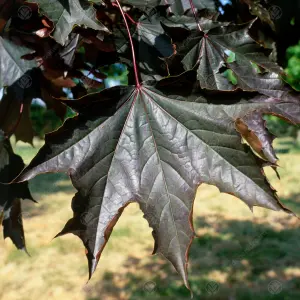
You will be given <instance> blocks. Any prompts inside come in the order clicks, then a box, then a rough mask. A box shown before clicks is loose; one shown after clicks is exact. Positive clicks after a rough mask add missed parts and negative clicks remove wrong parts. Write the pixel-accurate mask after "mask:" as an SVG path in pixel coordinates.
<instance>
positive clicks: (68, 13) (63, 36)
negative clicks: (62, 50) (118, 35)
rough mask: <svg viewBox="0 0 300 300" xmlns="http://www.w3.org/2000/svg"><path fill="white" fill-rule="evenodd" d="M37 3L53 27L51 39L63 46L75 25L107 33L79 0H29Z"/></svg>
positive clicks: (88, 5) (90, 6)
mask: <svg viewBox="0 0 300 300" xmlns="http://www.w3.org/2000/svg"><path fill="white" fill-rule="evenodd" d="M28 2H31V3H37V4H38V5H39V7H40V9H41V12H42V13H43V14H45V15H46V16H47V17H48V18H49V19H50V20H51V21H52V22H53V23H54V25H55V30H54V34H53V37H54V39H55V40H56V41H57V42H58V43H60V44H62V45H64V44H65V43H66V42H67V40H68V35H69V34H70V33H71V31H72V29H73V27H74V26H75V25H85V26H87V27H89V28H92V29H95V30H101V31H106V32H109V30H108V29H107V28H106V27H105V26H104V25H103V24H101V23H100V22H99V21H98V20H97V18H96V11H95V10H94V8H93V6H92V5H91V4H90V3H89V2H87V1H79V0H54V1H49V0H29V1H28Z"/></svg>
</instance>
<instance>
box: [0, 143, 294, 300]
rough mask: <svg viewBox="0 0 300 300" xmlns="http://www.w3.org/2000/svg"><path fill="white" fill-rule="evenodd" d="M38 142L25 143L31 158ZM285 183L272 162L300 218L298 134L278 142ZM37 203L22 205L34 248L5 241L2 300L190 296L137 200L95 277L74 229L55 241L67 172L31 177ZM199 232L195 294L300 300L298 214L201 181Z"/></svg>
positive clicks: (19, 148) (65, 209) (65, 212)
mask: <svg viewBox="0 0 300 300" xmlns="http://www.w3.org/2000/svg"><path fill="white" fill-rule="evenodd" d="M42 143H43V142H42V141H41V140H38V139H36V140H35V141H34V145H35V148H32V147H31V146H30V145H27V144H24V143H20V142H18V143H17V144H16V148H15V149H16V152H17V153H18V154H20V155H21V156H22V157H23V158H24V160H25V163H29V162H30V160H31V159H32V157H33V156H34V155H35V154H36V152H37V151H38V149H39V147H40V146H41V145H42ZM276 148H277V151H278V152H279V153H278V156H279V158H280V168H279V174H280V176H281V180H280V181H279V180H278V178H277V177H276V174H275V173H274V171H273V170H272V169H269V168H266V172H267V175H268V176H269V178H270V181H271V184H272V186H274V188H276V189H277V190H278V192H279V195H280V197H281V199H282V202H283V203H284V204H285V205H287V206H288V207H289V208H291V209H293V210H294V212H295V213H297V214H298V215H299V216H300V185H299V173H300V148H299V147H298V146H297V145H295V141H294V139H292V138H280V139H278V140H277V142H276ZM30 188H31V190H32V192H33V195H34V197H35V199H36V200H38V201H39V203H38V204H34V203H31V202H30V201H23V208H24V214H23V217H24V226H25V234H26V240H27V246H28V251H29V253H30V255H31V257H28V256H27V255H26V253H24V252H21V251H18V250H16V249H15V247H14V246H13V244H12V243H11V241H10V240H9V239H7V240H5V241H4V240H2V239H1V240H0V259H1V261H2V262H3V263H2V267H1V269H0V291H1V294H0V299H1V300H2V299H3V300H4V299H6V300H19V299H20V300H21V299H22V300H27V299H28V300H32V299H39V300H44V299H45V300H46V299H47V300H48V299H51V300H52V299H53V300H54V299H55V300H56V299H57V300H58V299H59V300H63V299H74V300H96V299H97V300H98V299H105V300H106V299H107V300H109V299H136V300H138V299H142V298H143V299H149V300H150V299H190V294H189V291H188V290H187V289H186V288H185V287H184V286H183V284H182V282H181V279H180V277H179V276H178V275H177V273H176V272H175V271H174V269H173V267H172V266H171V265H170V264H169V263H167V261H165V260H164V259H163V258H161V257H159V256H157V255H155V256H152V255H151V253H152V247H153V239H152V235H151V229H150V228H149V226H148V224H147V222H146V220H145V219H144V218H143V216H142V213H141V212H140V211H139V208H138V206H137V205H136V204H131V205H129V206H128V207H127V208H126V209H125V211H124V213H123V215H122V217H121V218H120V220H119V222H118V224H117V225H116V226H115V229H114V231H113V233H112V235H111V238H110V240H109V242H108V244H107V247H106V248H105V250H104V252H103V254H102V257H101V259H100V262H99V265H98V268H97V271H96V273H95V274H94V276H93V278H92V279H91V281H90V282H89V283H88V284H87V285H86V284H85V283H86V282H87V276H88V271H87V261H86V257H85V252H84V247H83V245H82V243H81V241H80V240H79V239H78V238H77V237H76V236H74V235H66V236H64V237H61V238H58V239H54V240H52V238H53V237H54V236H55V235H56V234H57V233H58V232H59V231H60V230H61V228H62V227H63V226H64V224H65V222H66V221H67V220H68V219H69V218H70V217H71V216H72V211H71V199H72V197H73V194H74V189H73V187H72V186H71V184H70V181H69V179H68V177H67V176H66V175H64V174H45V175H40V176H38V177H36V178H35V179H33V180H32V181H31V182H30ZM194 224H195V230H196V232H197V234H198V235H199V238H196V239H195V240H194V242H193V245H192V247H191V252H190V264H189V275H190V283H191V287H192V290H193V292H194V296H195V299H213V300H217V299H218V300H219V299H220V300H221V299H224V300H225V299H230V300H233V299H242V300H244V299H245V300H246V299H256V300H258V299H262V300H264V299H278V300H279V299H280V300H282V299H284V300H288V299H290V300H292V299H300V228H299V220H298V219H297V218H295V217H291V216H288V215H286V214H284V213H278V212H271V211H267V210H265V209H260V208H254V214H252V213H251V212H250V210H249V209H248V207H247V206H246V205H245V204H244V203H243V202H242V201H240V200H238V199H237V198H234V197H233V196H230V195H226V194H220V193H219V191H218V190H217V189H216V188H215V187H212V186H208V185H202V186H200V188H199V190H198V194H197V199H196V201H195V207H194Z"/></svg>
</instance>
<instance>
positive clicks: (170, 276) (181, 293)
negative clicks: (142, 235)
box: [86, 195, 300, 300]
mask: <svg viewBox="0 0 300 300" xmlns="http://www.w3.org/2000/svg"><path fill="white" fill-rule="evenodd" d="M287 202H288V203H287ZM284 203H285V204H289V205H292V206H293V207H294V208H296V212H297V211H298V212H299V211H300V196H299V195H294V196H292V197H290V199H287V200H286V201H284ZM258 221H260V222H263V220H262V219H261V220H255V221H248V220H237V219H227V218H226V216H224V215H222V214H210V215H207V216H205V217H201V218H200V217H199V218H197V219H196V220H194V225H195V228H196V229H197V228H198V229H200V230H201V234H200V237H199V238H196V239H195V240H194V241H193V244H192V247H191V250H190V264H189V279H190V285H191V288H192V290H193V292H194V299H204V300H205V299H212V300H223V299H224V300H225V299H226V300H228V299H229V300H240V299H241V300H252V299H255V300H268V299H270V300H271V299H272V300H279V299H280V300H283V299H284V300H296V299H300V229H299V222H298V220H297V219H295V218H293V219H292V218H290V217H289V216H287V217H286V218H285V217H282V216H281V217H280V218H278V219H277V218H275V219H274V221H273V222H272V224H268V223H266V222H264V223H258ZM137 234H138V233H137ZM149 253H151V249H149ZM133 255H134V254H133ZM99 268H101V260H100V262H99ZM86 299H87V300H96V299H131V300H138V299H139V300H140V299H146V300H148V299H149V300H150V299H190V293H189V291H188V290H187V289H186V288H185V287H184V286H183V284H182V282H181V280H180V278H179V275H177V273H176V272H175V271H174V269H173V267H171V266H170V264H169V263H167V262H166V261H165V260H164V259H162V258H161V257H159V256H151V257H149V258H143V259H138V258H136V257H134V256H132V257H130V258H128V260H127V262H126V263H125V264H124V265H123V266H122V268H121V270H115V272H113V273H112V272H107V273H105V275H104V278H103V280H101V281H100V282H98V283H96V284H95V285H93V286H89V288H88V290H87V291H86Z"/></svg>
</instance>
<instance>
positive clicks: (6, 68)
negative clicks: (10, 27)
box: [0, 36, 37, 88]
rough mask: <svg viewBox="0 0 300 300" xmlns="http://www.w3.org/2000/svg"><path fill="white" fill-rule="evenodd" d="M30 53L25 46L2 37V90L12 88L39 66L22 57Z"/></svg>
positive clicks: (0, 40)
mask: <svg viewBox="0 0 300 300" xmlns="http://www.w3.org/2000/svg"><path fill="white" fill-rule="evenodd" d="M28 53H30V50H29V49H27V48H26V47H23V46H17V45H16V44H14V43H13V42H11V41H9V40H8V39H6V38H3V37H1V36H0V88H2V87H4V86H10V85H12V84H13V83H14V82H15V81H17V80H18V79H19V78H20V77H22V76H23V75H24V74H25V73H26V72H27V71H28V70H30V69H32V68H34V67H36V66H37V64H36V62H35V61H28V60H24V59H22V58H21V57H22V56H23V55H25V54H28Z"/></svg>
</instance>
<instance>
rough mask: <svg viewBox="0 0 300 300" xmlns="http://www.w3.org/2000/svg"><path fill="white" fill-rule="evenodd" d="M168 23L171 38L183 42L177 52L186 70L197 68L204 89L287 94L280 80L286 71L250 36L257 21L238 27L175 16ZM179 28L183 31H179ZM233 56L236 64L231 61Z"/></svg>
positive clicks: (274, 94)
mask: <svg viewBox="0 0 300 300" xmlns="http://www.w3.org/2000/svg"><path fill="white" fill-rule="evenodd" d="M164 24H165V29H166V31H167V32H168V33H169V34H170V35H171V37H173V38H174V39H175V40H177V41H178V40H181V41H180V42H179V43H178V47H177V50H178V54H179V55H180V56H181V57H182V64H183V66H184V68H185V69H186V70H191V69H193V68H195V67H197V70H198V80H199V82H200V86H201V87H202V88H205V89H209V90H223V91H233V90H235V89H237V88H240V89H242V90H245V91H259V92H261V93H263V94H266V95H268V96H273V97H277V98H280V97H282V96H283V94H284V93H285V92H286V91H287V90H286V88H285V86H284V84H283V83H282V80H281V77H280V75H281V74H282V73H283V70H282V69H281V68H280V67H279V66H278V65H277V64H276V63H274V62H272V61H270V60H269V59H268V57H267V56H266V54H268V50H266V49H264V48H263V47H262V46H261V45H259V44H258V43H256V42H255V40H254V39H253V38H252V37H251V36H250V35H249V29H250V28H251V26H252V24H253V22H250V23H248V24H239V25H234V24H229V23H221V22H218V21H213V20H209V19H205V18H201V19H200V21H199V23H197V22H196V21H195V19H194V18H190V17H187V16H175V17H172V18H170V19H169V20H168V21H165V22H164ZM178 27H179V29H180V30H176V28H178ZM183 29H185V30H183ZM231 53H232V54H233V55H234V59H233V61H230V59H229V56H230V54H231ZM255 65H256V66H255ZM257 66H258V67H257ZM260 68H261V69H260ZM225 70H231V71H232V72H233V73H234V74H235V76H236V78H237V84H236V85H234V84H233V83H231V82H230V81H229V80H228V78H227V77H226V76H225Z"/></svg>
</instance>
